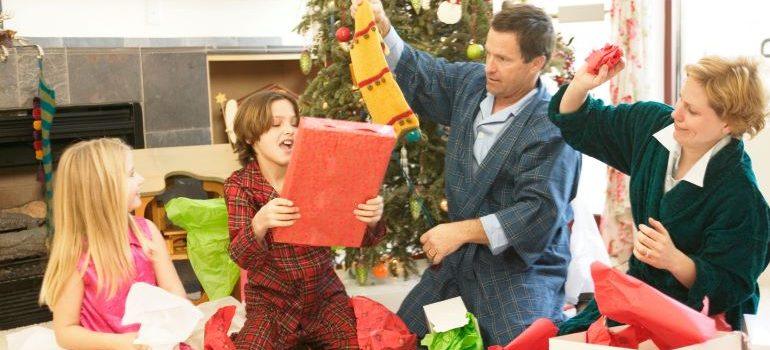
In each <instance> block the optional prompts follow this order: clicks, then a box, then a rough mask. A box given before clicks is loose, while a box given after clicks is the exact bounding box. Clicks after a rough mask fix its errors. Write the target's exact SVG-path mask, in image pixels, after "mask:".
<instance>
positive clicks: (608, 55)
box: [586, 44, 623, 75]
mask: <svg viewBox="0 0 770 350" xmlns="http://www.w3.org/2000/svg"><path fill="white" fill-rule="evenodd" d="M621 58H623V50H622V49H620V47H618V46H617V45H611V44H606V45H604V47H603V48H601V49H600V50H593V51H591V54H590V55H588V58H586V62H587V63H586V65H587V69H588V72H589V73H591V74H593V75H596V74H599V69H601V68H602V66H603V65H605V64H606V65H607V68H609V69H612V68H613V67H615V65H616V64H618V62H620V59H621Z"/></svg>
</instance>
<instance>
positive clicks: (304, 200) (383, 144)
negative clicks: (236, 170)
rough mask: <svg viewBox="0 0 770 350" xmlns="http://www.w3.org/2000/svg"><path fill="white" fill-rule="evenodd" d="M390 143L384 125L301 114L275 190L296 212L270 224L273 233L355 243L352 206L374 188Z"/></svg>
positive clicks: (358, 238) (359, 227)
mask: <svg viewBox="0 0 770 350" xmlns="http://www.w3.org/2000/svg"><path fill="white" fill-rule="evenodd" d="M395 143H396V137H395V133H394V132H393V127H391V126H389V125H380V124H370V123H359V122H351V121H345V120H334V119H320V118H309V117H305V118H302V119H301V120H300V123H299V129H298V130H297V134H296V135H295V137H294V146H293V149H292V155H291V161H290V162H289V167H288V169H287V170H286V178H285V180H284V184H283V190H282V191H281V197H283V198H286V199H289V200H291V201H292V202H294V205H295V206H297V207H298V208H299V212H300V216H301V217H300V219H299V220H297V221H296V222H295V223H294V225H292V226H290V227H277V228H275V229H274V234H273V239H274V240H275V241H276V242H281V243H292V244H300V245H312V246H327V247H328V246H345V247H360V246H361V243H362V241H363V237H364V233H365V232H366V224H365V223H364V222H362V221H360V220H358V219H356V217H355V215H354V214H353V210H354V209H356V207H357V205H358V204H361V203H365V202H366V201H367V200H368V199H371V198H374V197H376V196H377V195H378V194H379V192H380V186H381V185H382V181H383V178H384V177H385V170H387V167H388V162H389V160H390V155H391V152H392V150H393V146H394V145H395Z"/></svg>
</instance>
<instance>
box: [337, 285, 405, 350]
mask: <svg viewBox="0 0 770 350" xmlns="http://www.w3.org/2000/svg"><path fill="white" fill-rule="evenodd" d="M350 304H351V305H353V311H354V312H355V314H356V331H357V335H358V346H359V348H361V349H362V350H413V349H415V348H416V347H417V336H416V335H414V334H412V333H409V329H408V328H407V327H406V324H404V321H402V320H401V319H400V318H398V316H396V314H394V313H393V312H391V311H390V310H388V309H387V308H385V307H384V306H382V304H380V303H378V302H376V301H373V300H371V299H369V298H365V297H360V296H356V297H352V298H350Z"/></svg>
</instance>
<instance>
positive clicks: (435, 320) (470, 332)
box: [420, 297, 484, 350]
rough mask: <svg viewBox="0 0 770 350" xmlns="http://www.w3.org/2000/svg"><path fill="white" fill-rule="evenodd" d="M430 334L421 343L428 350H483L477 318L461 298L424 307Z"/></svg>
mask: <svg viewBox="0 0 770 350" xmlns="http://www.w3.org/2000/svg"><path fill="white" fill-rule="evenodd" d="M423 309H424V310H425V318H426V319H427V321H428V329H430V333H429V334H427V335H426V336H425V338H423V339H422V341H421V342H420V345H422V346H425V347H427V348H428V350H483V349H484V342H483V340H482V339H481V331H480V330H479V324H478V322H477V321H476V317H475V316H473V314H471V313H470V312H468V311H467V309H466V308H465V304H463V301H462V299H461V298H460V297H456V298H452V299H447V300H444V301H440V302H437V303H433V304H429V305H425V306H423Z"/></svg>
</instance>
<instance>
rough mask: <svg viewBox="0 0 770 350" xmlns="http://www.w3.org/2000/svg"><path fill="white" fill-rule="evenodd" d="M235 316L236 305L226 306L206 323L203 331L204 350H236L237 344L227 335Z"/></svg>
mask: <svg viewBox="0 0 770 350" xmlns="http://www.w3.org/2000/svg"><path fill="white" fill-rule="evenodd" d="M233 316H235V305H230V306H224V307H221V308H219V310H217V312H216V313H215V314H214V315H212V316H211V318H210V319H209V320H208V321H206V325H205V326H204V330H203V349H204V350H235V344H233V341H232V340H230V337H229V336H228V335H227V331H228V330H229V329H230V323H232V322H233Z"/></svg>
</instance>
